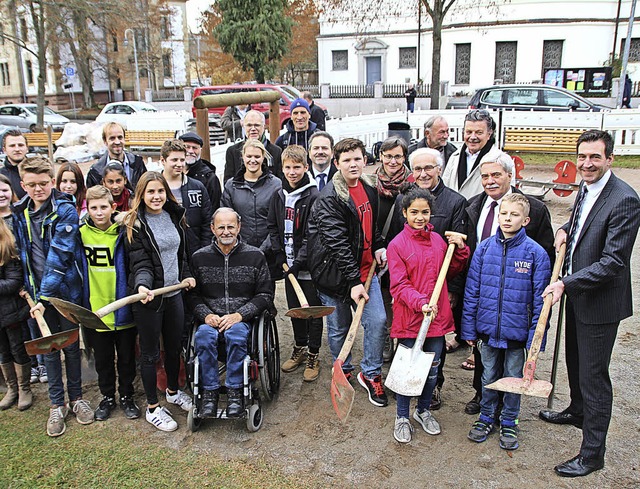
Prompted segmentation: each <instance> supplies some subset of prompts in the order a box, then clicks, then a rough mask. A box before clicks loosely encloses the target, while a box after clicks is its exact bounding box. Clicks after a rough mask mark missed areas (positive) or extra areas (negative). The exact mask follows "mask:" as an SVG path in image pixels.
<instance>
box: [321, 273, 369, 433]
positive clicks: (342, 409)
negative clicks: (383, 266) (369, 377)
mask: <svg viewBox="0 0 640 489" xmlns="http://www.w3.org/2000/svg"><path fill="white" fill-rule="evenodd" d="M375 273H376V262H375V261H374V262H373V264H372V265H371V268H370V269H369V274H368V275H367V281H366V282H365V284H364V290H365V291H366V292H367V293H369V287H370V286H371V281H372V280H373V275H374V274H375ZM366 303H367V302H366V301H365V300H364V297H361V298H360V300H359V301H358V307H357V308H356V313H355V314H354V315H353V320H352V321H351V326H350V327H349V332H348V333H347V337H346V338H345V340H344V344H343V345H342V348H341V349H340V354H339V355H338V358H336V361H335V362H333V374H332V375H331V403H332V404H333V409H334V410H335V411H336V414H337V415H338V418H340V420H341V421H343V422H344V421H346V420H347V417H349V413H350V412H351V407H352V406H353V398H354V397H355V391H354V390H353V387H351V384H350V383H349V381H348V380H347V377H346V375H345V374H344V372H343V371H342V366H343V365H344V362H345V360H346V359H347V357H348V356H349V353H350V352H351V348H352V347H353V342H354V341H355V339H356V333H357V332H358V326H360V319H361V318H362V313H363V312H364V306H365V304H366Z"/></svg>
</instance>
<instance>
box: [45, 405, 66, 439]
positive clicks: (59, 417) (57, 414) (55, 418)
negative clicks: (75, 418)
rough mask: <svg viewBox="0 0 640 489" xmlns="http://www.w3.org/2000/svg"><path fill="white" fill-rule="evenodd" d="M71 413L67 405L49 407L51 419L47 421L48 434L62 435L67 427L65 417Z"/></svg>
mask: <svg viewBox="0 0 640 489" xmlns="http://www.w3.org/2000/svg"><path fill="white" fill-rule="evenodd" d="M67 414H69V409H68V408H67V406H58V407H52V408H51V409H49V420H48V421H47V435H49V436H60V435H62V434H63V433H64V430H66V429H67V425H65V424H64V418H66V417H67Z"/></svg>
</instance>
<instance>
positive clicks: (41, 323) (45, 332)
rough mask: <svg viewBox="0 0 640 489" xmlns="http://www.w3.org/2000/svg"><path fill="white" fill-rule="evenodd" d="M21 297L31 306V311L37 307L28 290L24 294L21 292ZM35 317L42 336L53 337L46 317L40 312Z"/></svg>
mask: <svg viewBox="0 0 640 489" xmlns="http://www.w3.org/2000/svg"><path fill="white" fill-rule="evenodd" d="M20 295H21V296H22V298H23V299H24V300H26V301H27V304H29V307H30V308H31V309H33V308H34V307H36V303H35V302H33V299H32V298H31V296H30V295H29V293H28V292H27V291H26V290H23V291H22V292H20ZM33 316H34V317H35V319H36V322H37V323H38V327H39V328H40V332H41V333H42V336H51V330H50V329H49V325H48V324H47V322H46V321H45V320H44V316H43V315H42V313H41V312H40V311H35V312H34V313H33Z"/></svg>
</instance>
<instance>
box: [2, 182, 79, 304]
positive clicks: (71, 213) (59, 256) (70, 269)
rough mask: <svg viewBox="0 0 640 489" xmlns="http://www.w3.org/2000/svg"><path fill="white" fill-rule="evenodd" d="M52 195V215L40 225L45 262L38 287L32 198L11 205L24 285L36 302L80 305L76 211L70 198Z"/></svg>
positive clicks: (60, 193) (62, 194)
mask: <svg viewBox="0 0 640 489" xmlns="http://www.w3.org/2000/svg"><path fill="white" fill-rule="evenodd" d="M51 192H52V194H51V212H50V213H49V214H48V215H47V216H46V217H45V219H44V221H43V223H42V234H41V236H42V237H43V249H44V255H45V257H46V261H45V265H44V270H43V273H42V279H41V281H40V283H39V284H36V283H35V278H34V276H33V274H32V273H31V238H30V236H31V230H30V229H29V227H30V224H29V223H30V218H29V202H31V198H30V197H29V196H28V195H26V196H25V197H24V198H23V199H22V200H20V201H19V202H17V203H16V204H14V205H13V206H12V211H13V233H14V235H15V237H16V244H17V246H18V249H19V251H20V261H21V262H22V269H23V275H24V283H25V285H26V288H27V291H28V292H29V295H31V297H32V298H33V299H34V300H35V301H39V300H41V299H44V300H46V299H47V298H48V297H57V298H59V299H63V300H66V301H69V302H73V303H74V304H80V301H81V300H82V256H83V253H84V252H83V249H82V243H81V242H80V235H79V234H78V226H79V223H78V211H77V210H76V205H75V202H74V201H73V197H71V196H70V195H67V194H65V193H62V192H59V191H58V190H56V189H55V188H54V189H52V191H51ZM45 205H47V204H45Z"/></svg>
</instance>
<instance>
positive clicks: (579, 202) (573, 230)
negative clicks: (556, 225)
mask: <svg viewBox="0 0 640 489" xmlns="http://www.w3.org/2000/svg"><path fill="white" fill-rule="evenodd" d="M587 191H588V190H587V186H586V184H585V185H583V186H582V188H581V189H580V194H578V198H577V199H576V210H575V211H574V213H573V220H572V221H571V227H570V228H569V235H568V236H567V253H566V254H565V256H564V264H563V269H564V272H565V274H566V273H567V271H568V270H569V265H571V256H572V255H573V245H574V243H575V241H576V238H577V236H576V235H577V231H578V222H579V221H580V215H581V214H582V208H583V207H584V198H585V196H586V195H587Z"/></svg>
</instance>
